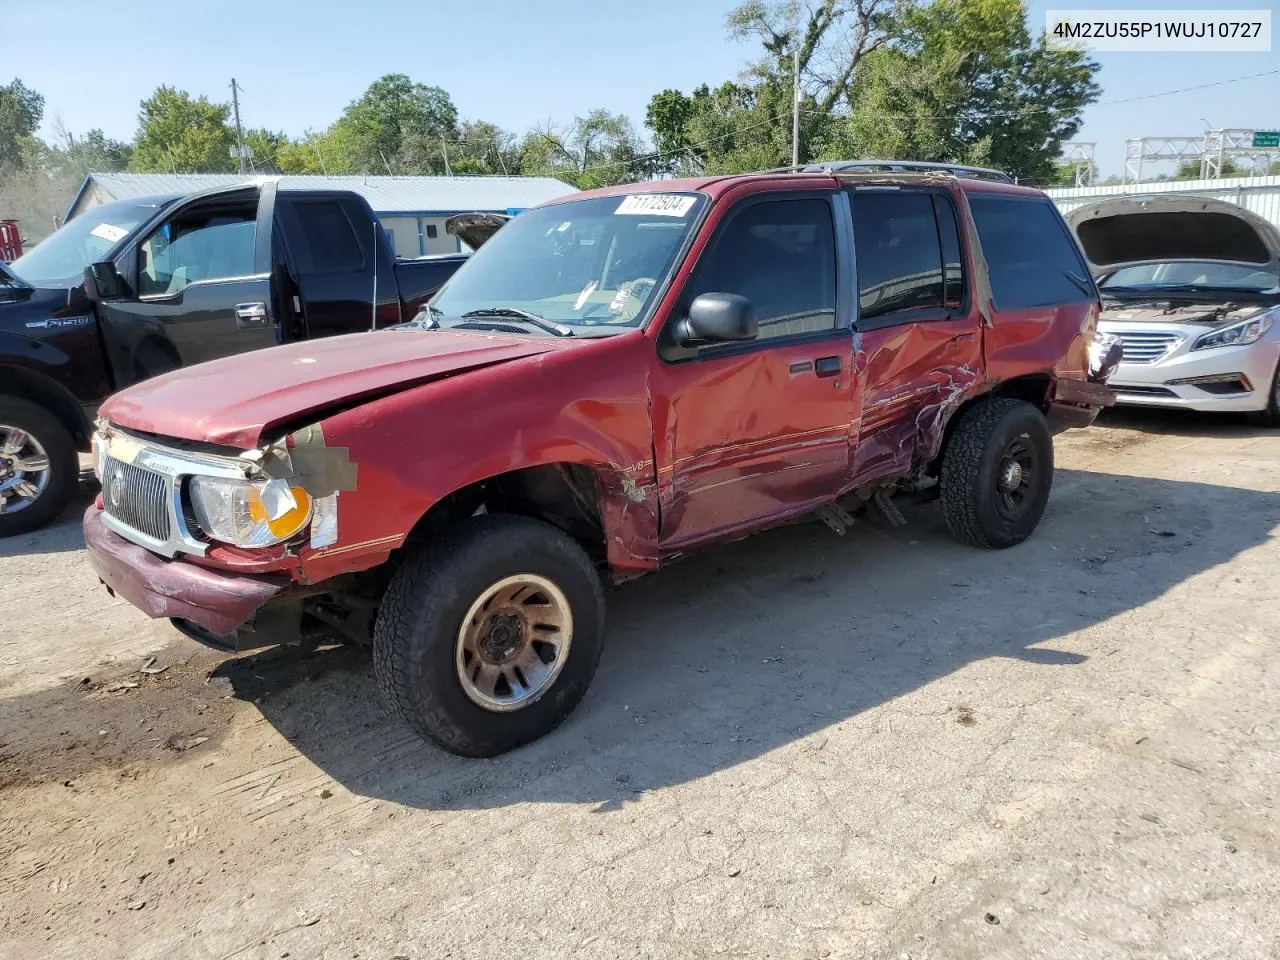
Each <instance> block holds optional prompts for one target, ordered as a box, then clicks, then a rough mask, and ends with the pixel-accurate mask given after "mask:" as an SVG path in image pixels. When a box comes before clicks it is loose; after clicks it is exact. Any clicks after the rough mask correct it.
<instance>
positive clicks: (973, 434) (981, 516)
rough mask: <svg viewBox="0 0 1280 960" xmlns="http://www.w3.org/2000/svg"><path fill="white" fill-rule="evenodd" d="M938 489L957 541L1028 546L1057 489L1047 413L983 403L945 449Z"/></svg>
mask: <svg viewBox="0 0 1280 960" xmlns="http://www.w3.org/2000/svg"><path fill="white" fill-rule="evenodd" d="M939 486H940V488H941V500H942V515H943V517H945V518H946V521H947V529H948V530H950V531H951V533H952V535H953V536H954V537H956V539H958V540H961V541H963V542H964V543H969V544H972V545H973V546H975V547H991V548H1004V547H1012V546H1013V545H1014V544H1016V543H1021V542H1022V541H1023V540H1025V539H1027V537H1029V536H1031V532H1032V531H1033V530H1035V528H1036V524H1038V523H1039V522H1040V517H1041V516H1042V515H1043V514H1044V508H1045V505H1046V504H1047V503H1048V502H1049V489H1050V488H1051V487H1052V486H1053V440H1052V438H1051V437H1050V435H1049V426H1048V424H1046V423H1045V419H1044V416H1043V414H1041V413H1040V411H1039V410H1037V409H1036V408H1035V407H1033V406H1032V405H1031V404H1029V403H1026V402H1025V401H1022V400H1013V399H1010V398H1007V397H992V398H990V399H986V400H980V401H978V402H977V403H976V404H974V405H973V406H972V407H970V408H969V409H968V410H966V411H965V412H964V413H963V414H961V419H960V422H959V423H958V424H956V428H955V430H954V432H953V433H952V434H951V438H950V440H949V441H948V442H947V449H946V452H945V453H944V454H943V457H942V472H941V476H940V478H939Z"/></svg>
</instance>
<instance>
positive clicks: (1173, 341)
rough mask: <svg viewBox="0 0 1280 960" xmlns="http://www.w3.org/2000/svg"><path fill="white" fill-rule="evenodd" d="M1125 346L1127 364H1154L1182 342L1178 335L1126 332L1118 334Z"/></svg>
mask: <svg viewBox="0 0 1280 960" xmlns="http://www.w3.org/2000/svg"><path fill="white" fill-rule="evenodd" d="M1116 336H1117V337H1119V338H1120V342H1121V344H1122V345H1123V349H1124V356H1123V357H1122V358H1121V359H1122V360H1123V361H1124V362H1125V363H1154V362H1155V361H1156V360H1159V359H1160V358H1161V357H1163V356H1164V355H1165V354H1166V353H1168V352H1169V351H1170V350H1172V349H1173V348H1174V347H1176V346H1177V345H1178V344H1179V343H1181V342H1182V337H1180V336H1179V335H1178V334H1176V333H1147V332H1144V331H1140V330H1126V331H1123V332H1121V333H1117V334H1116Z"/></svg>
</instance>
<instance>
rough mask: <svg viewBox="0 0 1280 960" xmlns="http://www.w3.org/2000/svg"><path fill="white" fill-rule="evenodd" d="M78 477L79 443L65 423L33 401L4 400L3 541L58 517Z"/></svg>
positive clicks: (0, 401) (0, 461)
mask: <svg viewBox="0 0 1280 960" xmlns="http://www.w3.org/2000/svg"><path fill="white" fill-rule="evenodd" d="M79 479H80V460H79V458H78V457H77V455H76V444H75V441H74V440H73V439H72V437H71V433H70V431H68V430H67V428H66V427H65V426H63V424H62V421H61V420H59V419H58V418H57V417H55V416H54V415H53V414H51V413H50V412H49V411H48V410H45V409H44V408H43V407H39V406H37V405H36V404H34V403H32V402H31V401H29V400H24V399H22V398H21V397H4V396H0V537H12V536H16V535H17V534H20V533H28V532H30V531H32V530H36V529H38V528H39V527H43V526H44V525H45V524H47V523H48V522H49V521H51V520H53V519H55V518H56V517H57V516H58V514H60V513H61V512H62V509H63V507H65V506H66V505H67V503H68V502H69V501H70V500H71V496H72V494H73V493H75V490H76V485H77V483H78V482H79Z"/></svg>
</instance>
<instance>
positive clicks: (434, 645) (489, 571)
mask: <svg viewBox="0 0 1280 960" xmlns="http://www.w3.org/2000/svg"><path fill="white" fill-rule="evenodd" d="M520 573H532V574H537V575H539V576H542V577H546V578H548V579H549V580H551V581H552V582H554V583H555V584H556V585H557V586H558V587H559V588H560V590H561V591H563V593H564V595H565V597H566V598H567V600H568V601H569V605H570V609H571V610H572V614H573V638H572V641H571V643H570V645H569V653H568V657H567V659H566V661H565V662H564V665H563V667H562V668H561V670H560V673H559V675H558V676H557V677H556V678H555V680H554V682H552V684H551V685H550V686H549V687H548V688H547V690H546V691H544V692H543V694H542V696H541V698H540V699H538V700H535V701H533V702H531V703H529V704H528V705H526V706H523V707H521V708H519V709H516V710H514V711H511V712H507V713H498V712H493V711H490V710H487V709H485V708H483V707H480V706H479V705H477V704H476V703H474V702H473V701H472V700H471V699H470V698H469V697H468V696H467V694H466V692H465V691H464V690H463V687H462V683H461V681H460V680H459V678H458V674H457V668H456V661H455V657H456V655H457V652H456V645H457V642H458V630H459V628H460V626H461V624H462V620H463V618H464V617H465V616H466V614H467V611H468V609H469V607H470V606H471V604H472V603H473V602H474V601H475V600H476V598H477V597H479V596H480V595H481V593H482V592H483V591H484V590H485V589H487V588H488V587H489V586H490V585H491V584H493V583H494V582H496V581H497V580H500V579H501V578H503V577H506V576H512V575H516V574H520ZM603 646H604V589H603V586H602V585H601V582H600V576H599V574H598V573H597V572H596V569H595V566H594V565H593V564H592V562H591V560H590V559H589V558H588V557H587V554H586V553H585V552H584V551H583V549H582V548H581V547H580V546H578V544H577V543H575V542H574V541H573V540H572V539H571V538H570V537H569V536H567V535H566V534H564V533H563V532H561V531H560V530H559V529H557V528H556V527H553V526H551V525H550V524H547V523H543V522H542V521H539V520H533V519H530V518H528V517H520V516H513V515H504V514H483V515H480V516H476V517H471V518H470V519H468V520H466V521H464V522H463V523H461V524H459V525H458V526H457V527H454V528H452V529H451V530H450V531H448V532H447V533H445V534H443V535H442V536H440V537H439V539H438V540H436V541H435V542H433V543H430V544H428V545H426V546H424V547H422V548H419V549H417V550H416V551H415V552H413V553H412V554H411V555H410V556H409V557H408V558H406V560H405V562H404V564H403V565H402V566H401V567H400V569H399V570H397V571H396V573H395V575H394V576H393V577H392V579H391V583H390V585H389V586H388V587H387V591H386V594H385V595H384V596H383V599H382V603H381V605H380V607H379V610H378V619H377V622H376V624H375V625H374V631H373V666H374V674H375V676H376V678H377V681H378V687H379V689H380V690H381V692H382V695H383V696H384V698H385V699H386V700H387V702H388V703H389V704H390V706H391V707H392V708H393V709H394V710H395V712H396V713H398V714H399V715H400V717H401V718H402V719H403V720H404V721H405V722H406V723H407V724H408V725H409V726H410V727H412V728H413V729H414V730H415V731H416V732H417V733H418V734H420V735H421V736H423V737H426V738H427V739H429V740H432V741H434V742H435V743H437V744H438V745H440V746H441V747H443V748H444V749H445V750H448V751H449V752H450V753H455V754H458V755H460V756H464V757H492V756H496V755H498V754H500V753H505V752H507V751H508V750H513V749H515V748H516V747H519V746H523V745H524V744H526V743H529V742H530V741H532V740H536V739H538V738H539V737H541V736H543V735H545V734H547V733H549V732H550V731H551V730H553V729H554V728H555V727H556V726H558V725H559V724H560V722H561V721H563V720H564V719H565V718H566V717H567V716H568V715H569V714H570V713H572V712H573V709H574V708H575V707H576V706H577V705H578V703H579V701H581V700H582V697H583V695H584V694H585V693H586V692H587V687H588V685H589V684H590V683H591V678H592V676H593V675H594V674H595V672H596V666H597V664H599V662H600V653H601V650H602V649H603Z"/></svg>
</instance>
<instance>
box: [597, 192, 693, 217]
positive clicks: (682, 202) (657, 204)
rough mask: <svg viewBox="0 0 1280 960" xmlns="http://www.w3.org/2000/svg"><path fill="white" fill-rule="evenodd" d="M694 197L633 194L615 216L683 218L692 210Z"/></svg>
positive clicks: (625, 200)
mask: <svg viewBox="0 0 1280 960" xmlns="http://www.w3.org/2000/svg"><path fill="white" fill-rule="evenodd" d="M695 199H696V198H694V197H682V196H680V195H678V194H672V193H633V194H632V195H631V196H629V197H624V198H623V200H622V202H621V203H620V204H618V209H617V210H615V211H613V212H614V214H615V215H627V214H630V215H632V216H642V215H648V216H657V217H683V216H684V215H685V214H687V213H688V212H689V211H690V210H691V209H692V208H693V204H694V202H695Z"/></svg>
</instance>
